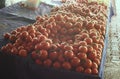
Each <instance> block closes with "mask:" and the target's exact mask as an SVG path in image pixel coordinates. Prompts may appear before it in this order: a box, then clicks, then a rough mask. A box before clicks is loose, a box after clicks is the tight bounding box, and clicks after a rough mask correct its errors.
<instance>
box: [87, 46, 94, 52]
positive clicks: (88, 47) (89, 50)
mask: <svg viewBox="0 0 120 79" xmlns="http://www.w3.org/2000/svg"><path fill="white" fill-rule="evenodd" d="M87 49H88V53H89V52H93V50H94V49H93V47H92V46H91V45H87Z"/></svg>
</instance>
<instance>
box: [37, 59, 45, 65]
mask: <svg viewBox="0 0 120 79" xmlns="http://www.w3.org/2000/svg"><path fill="white" fill-rule="evenodd" d="M35 63H36V64H38V65H42V63H43V62H42V61H41V60H40V59H35Z"/></svg>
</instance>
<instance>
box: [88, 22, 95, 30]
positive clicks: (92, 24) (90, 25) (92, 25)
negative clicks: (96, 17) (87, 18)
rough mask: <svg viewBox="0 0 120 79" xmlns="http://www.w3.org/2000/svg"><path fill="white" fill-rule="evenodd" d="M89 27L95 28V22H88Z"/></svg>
mask: <svg viewBox="0 0 120 79" xmlns="http://www.w3.org/2000/svg"><path fill="white" fill-rule="evenodd" d="M86 28H87V29H93V28H94V23H92V22H89V23H88V24H87V27H86Z"/></svg>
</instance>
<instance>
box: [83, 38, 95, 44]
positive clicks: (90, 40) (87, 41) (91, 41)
mask: <svg viewBox="0 0 120 79" xmlns="http://www.w3.org/2000/svg"><path fill="white" fill-rule="evenodd" d="M84 41H86V43H87V44H92V43H93V40H92V38H90V37H88V38H85V39H84Z"/></svg>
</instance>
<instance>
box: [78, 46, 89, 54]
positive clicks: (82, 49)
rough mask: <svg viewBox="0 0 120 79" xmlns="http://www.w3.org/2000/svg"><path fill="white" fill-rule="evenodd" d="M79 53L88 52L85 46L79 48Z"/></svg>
mask: <svg viewBox="0 0 120 79" xmlns="http://www.w3.org/2000/svg"><path fill="white" fill-rule="evenodd" d="M79 51H80V52H83V53H87V51H88V49H87V46H80V47H79Z"/></svg>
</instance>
